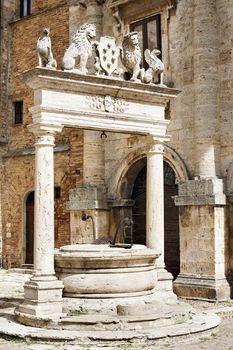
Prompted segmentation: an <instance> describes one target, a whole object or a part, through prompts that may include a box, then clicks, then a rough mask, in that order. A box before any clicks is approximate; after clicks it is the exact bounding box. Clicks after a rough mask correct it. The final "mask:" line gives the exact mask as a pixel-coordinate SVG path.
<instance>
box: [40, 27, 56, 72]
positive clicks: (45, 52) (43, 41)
mask: <svg viewBox="0 0 233 350" xmlns="http://www.w3.org/2000/svg"><path fill="white" fill-rule="evenodd" d="M37 53H38V59H39V67H46V68H49V69H56V68H57V62H56V60H55V59H54V57H53V53H52V45H51V39H50V30H49V28H45V29H44V30H43V33H42V35H41V36H40V37H39V38H38V40H37Z"/></svg>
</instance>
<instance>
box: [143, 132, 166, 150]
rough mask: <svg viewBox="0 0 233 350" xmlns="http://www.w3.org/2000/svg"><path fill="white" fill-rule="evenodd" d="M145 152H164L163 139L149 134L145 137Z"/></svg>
mask: <svg viewBox="0 0 233 350" xmlns="http://www.w3.org/2000/svg"><path fill="white" fill-rule="evenodd" d="M147 142H148V146H147V153H153V154H163V153H164V139H161V138H158V137H157V136H153V135H149V136H148V137H147Z"/></svg>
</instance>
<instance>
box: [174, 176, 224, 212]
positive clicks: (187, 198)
mask: <svg viewBox="0 0 233 350" xmlns="http://www.w3.org/2000/svg"><path fill="white" fill-rule="evenodd" d="M178 189H179V193H178V196H175V197H174V199H175V205H176V206H183V205H226V195H225V193H224V184H223V180H222V179H217V178H216V179H199V180H188V181H182V182H180V183H179V187H178Z"/></svg>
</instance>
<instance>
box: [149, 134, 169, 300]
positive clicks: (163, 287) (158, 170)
mask: <svg viewBox="0 0 233 350" xmlns="http://www.w3.org/2000/svg"><path fill="white" fill-rule="evenodd" d="M149 143H150V145H149V148H148V153H147V209H146V242H147V247H148V248H152V249H154V250H155V251H156V253H160V254H161V255H160V257H159V258H158V259H156V267H157V272H158V283H157V289H158V290H160V291H169V292H171V294H172V295H173V293H172V275H171V274H170V273H169V272H167V271H166V269H165V264H164V174H163V149H164V146H163V144H162V143H161V141H160V140H158V139H157V138H154V137H150V138H149Z"/></svg>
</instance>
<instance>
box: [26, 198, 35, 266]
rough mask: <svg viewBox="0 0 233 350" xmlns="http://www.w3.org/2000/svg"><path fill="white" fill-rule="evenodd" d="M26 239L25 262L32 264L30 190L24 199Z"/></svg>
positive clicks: (32, 239)
mask: <svg viewBox="0 0 233 350" xmlns="http://www.w3.org/2000/svg"><path fill="white" fill-rule="evenodd" d="M25 236H26V240H25V248H26V249H25V250H26V251H25V264H26V265H32V264H33V249H34V248H33V247H34V191H32V192H30V193H29V194H28V196H27V199H26V234H25Z"/></svg>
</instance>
